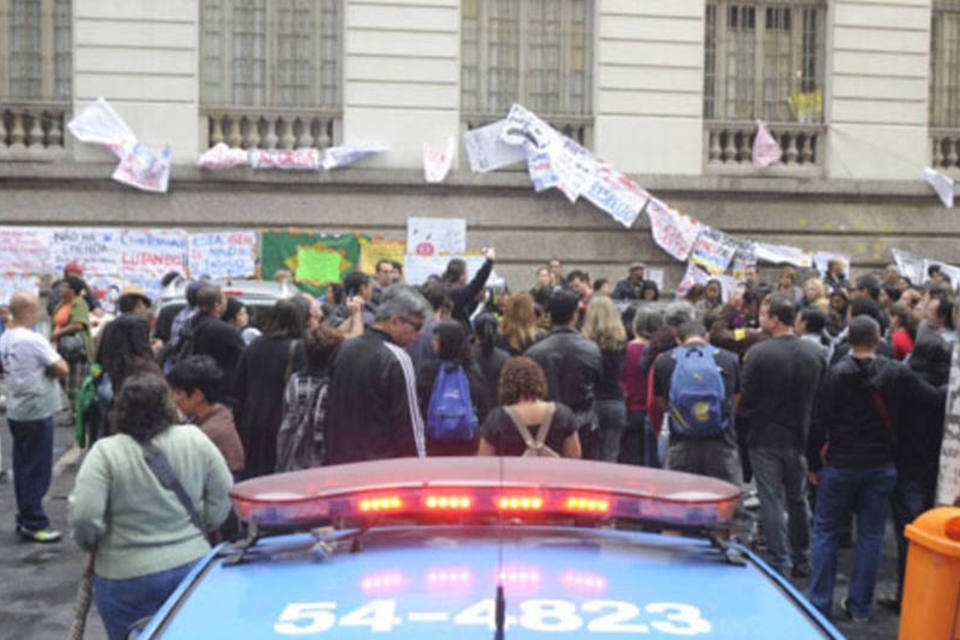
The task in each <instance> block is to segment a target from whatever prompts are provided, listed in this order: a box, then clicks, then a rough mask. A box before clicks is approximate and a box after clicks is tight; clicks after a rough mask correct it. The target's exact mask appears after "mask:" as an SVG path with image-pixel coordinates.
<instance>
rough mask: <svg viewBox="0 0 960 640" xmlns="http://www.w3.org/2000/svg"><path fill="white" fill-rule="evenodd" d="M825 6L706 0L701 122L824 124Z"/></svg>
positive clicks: (812, 0)
mask: <svg viewBox="0 0 960 640" xmlns="http://www.w3.org/2000/svg"><path fill="white" fill-rule="evenodd" d="M825 14H826V3H825V2H824V1H823V0H794V1H791V2H776V1H774V2H759V1H757V2H753V1H749V0H708V3H707V7H706V17H705V21H704V22H705V26H704V29H705V33H704V99H703V114H704V118H706V119H711V120H712V119H718V120H753V119H756V118H761V119H763V120H767V121H771V122H790V121H803V122H821V121H822V119H823V115H822V105H821V100H822V98H821V89H822V86H823V66H824V58H825V47H824V35H823V34H824V19H825Z"/></svg>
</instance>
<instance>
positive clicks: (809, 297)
mask: <svg viewBox="0 0 960 640" xmlns="http://www.w3.org/2000/svg"><path fill="white" fill-rule="evenodd" d="M826 297H827V288H826V286H825V285H824V284H823V281H822V280H820V279H819V278H807V280H806V281H805V282H804V283H803V299H802V300H801V301H800V306H801V307H803V308H805V309H812V308H818V303H819V302H820V301H821V300H823V299H825V298H826Z"/></svg>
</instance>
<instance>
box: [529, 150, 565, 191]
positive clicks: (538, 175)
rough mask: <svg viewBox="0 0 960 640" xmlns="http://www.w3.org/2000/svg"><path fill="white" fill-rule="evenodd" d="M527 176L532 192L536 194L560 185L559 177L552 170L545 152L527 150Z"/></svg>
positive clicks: (548, 156)
mask: <svg viewBox="0 0 960 640" xmlns="http://www.w3.org/2000/svg"><path fill="white" fill-rule="evenodd" d="M527 174H528V175H529V176H530V184H532V185H533V190H534V191H536V192H537V193H540V192H541V191H546V190H547V189H553V188H554V187H557V186H559V185H560V176H559V175H557V172H556V171H554V170H553V163H552V162H551V160H550V154H549V153H547V152H546V151H537V150H535V149H529V150H528V152H527Z"/></svg>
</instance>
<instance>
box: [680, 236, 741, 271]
mask: <svg viewBox="0 0 960 640" xmlns="http://www.w3.org/2000/svg"><path fill="white" fill-rule="evenodd" d="M737 245H738V243H737V241H736V240H735V239H734V238H733V237H732V236H728V235H727V234H725V233H724V232H722V231H718V230H717V229H714V228H713V227H708V226H706V225H702V226H701V229H700V235H698V236H697V241H696V242H694V243H693V249H692V250H691V251H690V262H692V263H694V264H697V265H700V266H701V267H703V268H704V269H705V270H706V272H707V273H709V274H711V275H719V274H721V273H723V272H724V271H726V270H727V267H728V266H729V265H730V261H731V260H732V259H733V254H734V253H736V251H737Z"/></svg>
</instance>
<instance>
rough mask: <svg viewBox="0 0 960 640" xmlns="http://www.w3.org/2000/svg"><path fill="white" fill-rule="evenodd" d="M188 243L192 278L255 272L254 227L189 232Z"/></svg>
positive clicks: (246, 275)
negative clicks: (248, 229)
mask: <svg viewBox="0 0 960 640" xmlns="http://www.w3.org/2000/svg"><path fill="white" fill-rule="evenodd" d="M189 247H190V248H189V253H188V264H189V266H190V275H191V276H192V277H193V278H200V277H203V276H209V277H211V278H214V279H218V278H246V277H251V276H253V275H255V274H256V272H257V232H256V231H216V232H210V233H191V234H190V239H189Z"/></svg>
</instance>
